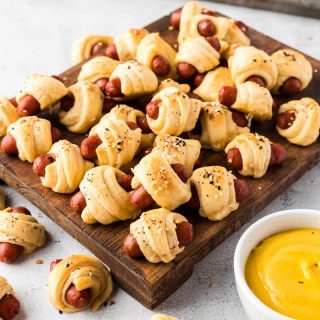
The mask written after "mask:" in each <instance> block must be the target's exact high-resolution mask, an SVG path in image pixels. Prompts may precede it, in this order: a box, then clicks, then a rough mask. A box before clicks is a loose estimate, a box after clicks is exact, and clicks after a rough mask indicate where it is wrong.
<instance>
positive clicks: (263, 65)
mask: <svg viewBox="0 0 320 320" xmlns="http://www.w3.org/2000/svg"><path fill="white" fill-rule="evenodd" d="M228 65H229V69H230V72H231V76H232V79H233V81H234V83H235V84H239V83H243V82H245V81H247V79H248V78H249V77H251V76H259V77H261V78H263V79H264V81H265V83H266V88H268V89H269V90H271V89H272V88H273V87H274V86H275V84H276V82H277V77H278V69H277V65H276V64H275V63H274V61H273V60H272V59H271V57H270V56H269V55H268V54H267V53H266V52H264V51H262V50H260V49H257V48H255V47H239V48H237V49H236V50H235V52H234V55H233V56H231V57H230V58H229V60H228Z"/></svg>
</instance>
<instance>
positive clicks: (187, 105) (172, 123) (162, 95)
mask: <svg viewBox="0 0 320 320" xmlns="http://www.w3.org/2000/svg"><path fill="white" fill-rule="evenodd" d="M154 100H161V102H160V104H159V115H158V118H157V119H152V118H150V117H149V116H148V115H147V120H148V124H149V127H150V129H151V130H152V131H153V132H154V133H155V134H161V133H167V134H171V135H175V136H179V135H180V134H181V133H182V132H186V131H190V130H192V129H193V128H194V127H195V125H196V122H197V120H198V117H199V114H200V110H201V104H202V102H201V101H200V100H197V99H190V98H189V97H188V96H187V95H186V94H185V93H184V92H183V91H182V90H180V89H178V88H174V87H167V88H165V89H163V90H161V91H160V92H159V93H157V94H156V95H155V96H154V97H153V98H152V101H154Z"/></svg>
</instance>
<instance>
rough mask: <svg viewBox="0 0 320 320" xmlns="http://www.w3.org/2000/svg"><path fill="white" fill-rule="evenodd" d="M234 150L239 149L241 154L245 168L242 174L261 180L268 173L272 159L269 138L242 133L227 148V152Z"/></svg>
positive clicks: (240, 171) (241, 171)
mask: <svg viewBox="0 0 320 320" xmlns="http://www.w3.org/2000/svg"><path fill="white" fill-rule="evenodd" d="M232 148H238V149H239V151H240V153H241V157H242V163H243V167H242V170H239V173H240V174H242V175H243V176H253V177H254V178H261V177H262V176H263V175H264V174H265V173H266V172H267V169H268V166H269V162H270V158H271V142H270V140H269V139H268V138H266V137H264V136H262V135H259V134H257V133H242V134H240V135H238V136H236V137H235V138H234V139H233V140H232V141H231V142H230V143H229V144H228V145H227V146H226V149H225V152H226V153H227V152H228V151H229V150H230V149H232Z"/></svg>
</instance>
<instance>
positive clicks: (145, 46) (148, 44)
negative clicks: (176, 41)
mask: <svg viewBox="0 0 320 320" xmlns="http://www.w3.org/2000/svg"><path fill="white" fill-rule="evenodd" d="M156 56H161V57H164V58H165V59H166V60H167V62H168V63H169V64H170V72H169V74H167V75H166V78H168V77H169V78H176V77H177V74H176V63H175V58H176V51H175V50H174V49H173V48H172V47H171V46H170V44H169V43H167V42H166V41H165V40H164V39H162V38H161V37H160V35H159V33H158V32H157V33H150V34H149V35H147V36H146V37H145V38H144V39H143V40H142V41H141V42H140V44H139V47H138V51H137V61H138V62H140V63H142V64H143V65H145V66H146V67H148V68H149V69H152V61H153V59H154V58H155V57H156Z"/></svg>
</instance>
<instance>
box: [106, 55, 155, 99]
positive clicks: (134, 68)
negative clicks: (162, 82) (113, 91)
mask: <svg viewBox="0 0 320 320" xmlns="http://www.w3.org/2000/svg"><path fill="white" fill-rule="evenodd" d="M114 78H119V79H120V81H121V92H122V94H123V95H124V97H123V98H117V100H123V99H126V98H135V97H137V96H141V95H145V94H150V93H152V92H153V91H155V90H156V89H157V87H158V78H157V76H156V75H155V74H154V72H153V71H152V70H150V69H149V68H147V67H146V66H144V65H142V64H141V63H138V62H136V61H134V60H130V61H127V62H124V63H121V64H120V65H118V66H117V67H116V68H115V70H114V71H113V72H112V74H111V76H110V80H112V79H114Z"/></svg>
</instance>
